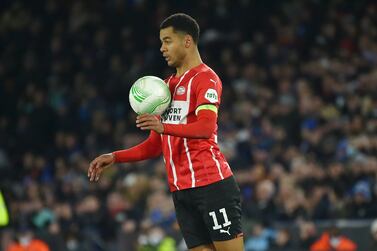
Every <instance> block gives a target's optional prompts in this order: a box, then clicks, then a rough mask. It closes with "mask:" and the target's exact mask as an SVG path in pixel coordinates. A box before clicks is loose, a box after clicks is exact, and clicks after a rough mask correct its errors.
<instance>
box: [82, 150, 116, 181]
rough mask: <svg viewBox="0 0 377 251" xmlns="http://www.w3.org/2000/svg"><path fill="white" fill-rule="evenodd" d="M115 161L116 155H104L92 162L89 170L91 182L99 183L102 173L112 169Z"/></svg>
mask: <svg viewBox="0 0 377 251" xmlns="http://www.w3.org/2000/svg"><path fill="white" fill-rule="evenodd" d="M114 161H115V158H114V155H113V154H111V153H108V154H102V155H100V156H99V157H97V158H95V159H94V160H93V161H92V162H90V165H89V169H88V178H89V180H90V181H98V180H99V178H100V176H101V173H102V171H103V170H104V169H105V168H108V167H110V166H111V165H112V164H113V163H114Z"/></svg>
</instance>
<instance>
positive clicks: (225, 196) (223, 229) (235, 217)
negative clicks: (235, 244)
mask: <svg viewBox="0 0 377 251" xmlns="http://www.w3.org/2000/svg"><path fill="white" fill-rule="evenodd" d="M201 192H202V193H203V194H204V197H205V199H204V200H203V204H202V206H201V208H200V211H201V212H202V217H203V220H204V221H205V223H206V226H207V231H208V232H209V234H210V236H211V240H212V242H214V241H227V240H232V239H234V238H237V237H240V236H242V235H243V234H242V228H241V198H240V197H241V196H240V189H239V188H238V185H237V183H236V181H235V179H234V177H233V176H231V177H229V178H226V179H224V180H222V181H220V182H217V183H214V184H211V185H209V186H206V187H203V189H202V191H201Z"/></svg>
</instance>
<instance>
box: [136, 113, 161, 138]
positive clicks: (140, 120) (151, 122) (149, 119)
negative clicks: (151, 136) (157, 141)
mask: <svg viewBox="0 0 377 251" xmlns="http://www.w3.org/2000/svg"><path fill="white" fill-rule="evenodd" d="M136 126H137V127H139V128H140V129H141V130H153V131H155V132H157V133H159V134H161V133H163V132H164V126H163V125H162V123H161V121H160V120H159V118H158V117H157V116H156V115H152V114H142V115H139V116H137V117H136Z"/></svg>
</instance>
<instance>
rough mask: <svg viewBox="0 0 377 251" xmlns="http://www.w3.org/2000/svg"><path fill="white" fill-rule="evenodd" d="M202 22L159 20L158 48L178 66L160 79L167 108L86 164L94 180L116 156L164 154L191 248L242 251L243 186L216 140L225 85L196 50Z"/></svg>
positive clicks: (142, 157)
mask: <svg viewBox="0 0 377 251" xmlns="http://www.w3.org/2000/svg"><path fill="white" fill-rule="evenodd" d="M198 39H199V25H198V24H197V22H196V21H195V20H194V19H193V18H192V17H190V16H188V15H186V14H181V13H179V14H174V15H172V16H170V17H168V18H166V19H165V20H164V21H163V22H162V23H161V26H160V40H161V43H162V45H161V48H160V50H161V52H162V55H163V57H164V58H165V60H166V62H167V64H168V65H169V66H170V67H174V68H176V73H175V74H174V75H172V76H170V77H169V78H167V79H166V80H165V82H166V84H167V85H168V86H169V89H170V91H171V93H172V103H171V106H170V108H168V110H167V111H166V112H165V114H163V115H162V116H161V118H157V117H156V116H154V115H150V114H143V115H140V116H137V119H136V126H137V127H138V128H140V129H141V130H150V135H149V137H148V138H147V139H146V140H145V141H144V142H142V143H140V144H139V145H137V146H134V147H132V148H130V149H126V150H120V151H115V152H112V153H108V154H103V155H101V156H99V157H97V158H96V159H94V160H93V161H92V162H91V163H90V166H89V170H88V177H89V178H90V180H91V181H97V180H98V179H99V177H100V175H101V173H102V171H103V170H104V169H105V168H107V167H109V166H111V165H112V164H114V163H122V162H133V161H140V160H145V159H149V158H154V157H157V156H159V155H161V153H162V154H163V156H164V160H165V163H166V172H167V176H168V182H169V186H170V190H171V192H172V196H173V201H174V205H175V209H176V215H177V221H178V224H179V226H180V229H181V231H182V234H183V237H184V239H185V241H186V244H187V246H188V247H189V249H190V250H192V251H204V250H205V251H210V250H217V251H241V250H243V234H242V230H241V206H240V190H239V188H238V186H237V184H236V181H235V179H234V177H233V174H232V171H231V169H230V167H229V165H228V163H227V161H226V160H225V158H224V156H223V154H222V153H221V152H220V150H219V147H218V145H217V113H218V108H219V105H220V98H221V91H222V84H221V80H220V79H219V77H218V76H217V74H216V73H215V72H214V71H213V70H212V69H211V68H209V67H208V66H207V65H205V64H204V63H203V62H202V60H201V57H200V54H199V50H198Z"/></svg>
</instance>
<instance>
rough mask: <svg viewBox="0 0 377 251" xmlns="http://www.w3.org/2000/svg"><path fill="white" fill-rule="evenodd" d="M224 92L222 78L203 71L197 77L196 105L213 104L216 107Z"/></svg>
mask: <svg viewBox="0 0 377 251" xmlns="http://www.w3.org/2000/svg"><path fill="white" fill-rule="evenodd" d="M221 92H222V84H221V81H220V79H219V78H218V77H217V76H216V75H214V74H210V73H203V74H200V75H198V77H197V79H196V89H195V94H196V106H195V108H198V107H199V106H201V105H205V104H212V105H215V106H216V107H219V105H220V101H221V100H220V98H221Z"/></svg>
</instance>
